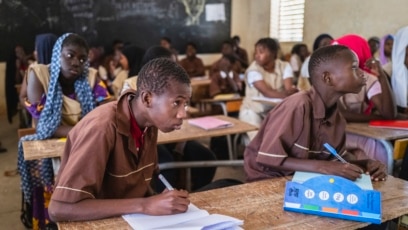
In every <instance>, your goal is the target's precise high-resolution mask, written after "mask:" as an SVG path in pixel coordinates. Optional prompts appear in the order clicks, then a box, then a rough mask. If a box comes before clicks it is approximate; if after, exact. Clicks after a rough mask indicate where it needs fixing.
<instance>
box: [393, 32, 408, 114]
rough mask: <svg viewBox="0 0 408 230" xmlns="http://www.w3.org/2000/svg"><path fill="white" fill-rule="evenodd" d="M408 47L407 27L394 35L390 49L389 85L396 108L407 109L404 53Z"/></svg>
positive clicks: (407, 81) (407, 84)
mask: <svg viewBox="0 0 408 230" xmlns="http://www.w3.org/2000/svg"><path fill="white" fill-rule="evenodd" d="M407 45H408V26H407V27H404V28H401V29H400V30H399V31H398V32H397V34H396V35H395V39H394V45H393V47H392V77H391V85H392V89H393V91H394V95H395V102H396V103H397V105H398V106H401V107H403V108H406V107H407V100H408V69H407V67H406V66H405V65H404V62H405V51H406V48H407Z"/></svg>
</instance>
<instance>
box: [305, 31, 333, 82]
mask: <svg viewBox="0 0 408 230" xmlns="http://www.w3.org/2000/svg"><path fill="white" fill-rule="evenodd" d="M332 41H333V37H332V36H330V34H320V35H319V36H317V38H316V39H315V40H314V42H313V52H314V51H316V50H317V49H318V48H320V47H324V46H328V45H330V43H331V42H332ZM310 56H311V55H309V56H308V57H307V58H306V59H305V61H304V62H303V64H302V68H301V69H300V75H299V80H298V83H297V87H298V89H299V90H308V89H310V87H311V85H310V81H309V61H310Z"/></svg>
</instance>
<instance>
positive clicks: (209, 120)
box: [188, 116, 233, 130]
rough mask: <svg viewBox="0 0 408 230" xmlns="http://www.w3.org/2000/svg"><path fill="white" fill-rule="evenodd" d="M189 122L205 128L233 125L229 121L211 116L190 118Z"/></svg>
mask: <svg viewBox="0 0 408 230" xmlns="http://www.w3.org/2000/svg"><path fill="white" fill-rule="evenodd" d="M188 123H189V124H190V125H194V126H197V127H200V128H202V129H205V130H212V129H222V128H227V127H231V126H232V125H233V124H232V123H231V122H229V121H224V120H221V119H218V118H216V117H211V116H207V117H199V118H193V119H188Z"/></svg>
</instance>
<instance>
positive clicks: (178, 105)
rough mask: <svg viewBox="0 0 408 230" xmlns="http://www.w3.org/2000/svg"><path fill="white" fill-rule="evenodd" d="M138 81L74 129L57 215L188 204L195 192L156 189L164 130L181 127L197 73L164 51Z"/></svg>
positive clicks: (160, 210)
mask: <svg viewBox="0 0 408 230" xmlns="http://www.w3.org/2000/svg"><path fill="white" fill-rule="evenodd" d="M159 82H160V83H162V84H159ZM137 85H138V90H137V91H131V90H129V91H126V92H125V94H124V95H122V96H121V97H120V98H119V100H118V101H115V102H111V103H107V104H105V105H103V106H101V107H99V108H97V109H95V110H94V111H92V112H91V113H89V114H88V115H87V116H86V117H84V119H82V120H81V121H80V122H79V123H78V124H77V125H76V126H75V127H74V129H72V131H71V132H70V133H69V135H68V138H67V144H66V148H65V151H64V155H63V156H62V164H61V169H60V172H59V175H58V178H57V182H56V187H55V192H54V194H53V195H52V198H51V203H50V209H49V210H50V216H51V218H52V219H53V220H54V221H81V220H93V219H101V218H107V217H113V216H120V215H123V214H129V213H144V214H149V215H169V214H176V213H182V212H185V211H186V210H187V208H188V205H189V203H190V201H189V200H188V192H187V191H184V190H172V191H169V190H165V191H164V192H162V193H160V194H157V195H154V194H153V190H152V189H151V187H150V182H151V180H152V177H156V176H157V169H158V165H157V152H156V147H157V131H158V129H159V130H161V131H162V132H171V131H173V130H176V129H180V127H181V124H182V123H183V119H184V118H186V115H187V113H186V107H187V106H188V103H189V98H190V97H191V86H190V79H189V77H188V75H187V73H186V72H185V71H184V70H183V69H182V68H181V67H180V66H179V65H177V64H176V63H175V62H173V61H171V60H169V59H166V58H159V59H154V60H152V61H150V62H148V63H147V64H146V65H144V66H143V68H142V70H141V71H140V74H139V77H138V79H137ZM95 143H103V144H99V145H95ZM89 162H93V163H92V164H89ZM84 169H86V170H84Z"/></svg>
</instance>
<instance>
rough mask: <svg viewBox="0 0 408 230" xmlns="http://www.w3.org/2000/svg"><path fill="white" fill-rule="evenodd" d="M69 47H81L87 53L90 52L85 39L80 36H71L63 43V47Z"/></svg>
mask: <svg viewBox="0 0 408 230" xmlns="http://www.w3.org/2000/svg"><path fill="white" fill-rule="evenodd" d="M68 45H75V46H80V47H83V48H85V50H86V52H87V53H88V52H89V46H88V43H87V42H86V40H85V39H84V38H83V37H81V36H79V35H78V34H70V35H68V36H67V37H66V38H65V39H64V41H63V42H62V47H65V46H68Z"/></svg>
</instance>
